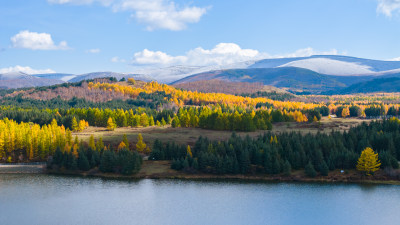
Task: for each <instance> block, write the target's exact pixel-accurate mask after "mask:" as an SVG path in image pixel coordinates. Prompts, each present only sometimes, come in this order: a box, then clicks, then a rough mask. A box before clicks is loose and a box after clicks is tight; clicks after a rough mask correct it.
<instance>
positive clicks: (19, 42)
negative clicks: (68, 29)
mask: <svg viewBox="0 0 400 225" xmlns="http://www.w3.org/2000/svg"><path fill="white" fill-rule="evenodd" d="M11 43H12V46H13V47H14V48H27V49H32V50H66V49H69V47H68V45H67V42H65V41H61V42H60V43H59V44H58V45H56V44H54V41H53V39H52V38H51V35H50V34H47V33H36V32H30V31H28V30H24V31H20V32H19V33H18V34H16V35H15V36H13V37H11Z"/></svg>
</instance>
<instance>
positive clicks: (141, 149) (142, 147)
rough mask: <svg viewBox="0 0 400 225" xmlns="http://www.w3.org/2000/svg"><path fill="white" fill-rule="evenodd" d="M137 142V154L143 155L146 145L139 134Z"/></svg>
mask: <svg viewBox="0 0 400 225" xmlns="http://www.w3.org/2000/svg"><path fill="white" fill-rule="evenodd" d="M137 139H138V142H137V143H136V149H137V151H138V152H140V153H143V152H144V150H145V149H146V143H144V141H143V137H142V134H140V133H139V135H138V137H137Z"/></svg>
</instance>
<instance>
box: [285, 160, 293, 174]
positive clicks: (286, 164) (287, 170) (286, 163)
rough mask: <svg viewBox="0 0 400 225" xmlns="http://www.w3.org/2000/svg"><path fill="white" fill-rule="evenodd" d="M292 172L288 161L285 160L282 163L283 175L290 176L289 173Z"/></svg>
mask: <svg viewBox="0 0 400 225" xmlns="http://www.w3.org/2000/svg"><path fill="white" fill-rule="evenodd" d="M291 173H292V166H291V165H290V163H289V161H287V160H286V161H285V163H284V164H283V174H284V175H285V176H290V174H291Z"/></svg>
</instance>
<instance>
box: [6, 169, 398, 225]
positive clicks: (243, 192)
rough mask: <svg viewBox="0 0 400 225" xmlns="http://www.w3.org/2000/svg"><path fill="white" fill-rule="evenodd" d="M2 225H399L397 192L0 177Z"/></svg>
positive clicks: (389, 188)
mask: <svg viewBox="0 0 400 225" xmlns="http://www.w3.org/2000/svg"><path fill="white" fill-rule="evenodd" d="M0 224H1V225H11V224H40V225H47V224H49V225H55V224H85V225H88V224H113V225H117V224H184V225H187V224H201V225H205V224H229V225H231V224H290V225H292V224H307V225H308V224H341V225H343V224H352V225H354V224H374V225H375V224H396V225H398V224H400V186H390V185H367V186H365V185H355V184H347V185H346V184H340V185H337V184H335V185H332V184H297V183H296V184H292V183H240V182H195V181H176V180H139V181H115V180H103V179H97V178H96V179H87V178H78V177H58V176H48V175H41V174H39V175H38V174H31V175H21V174H0Z"/></svg>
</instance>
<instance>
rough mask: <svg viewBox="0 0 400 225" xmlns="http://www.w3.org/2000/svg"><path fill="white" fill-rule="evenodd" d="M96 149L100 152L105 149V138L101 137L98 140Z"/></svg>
mask: <svg viewBox="0 0 400 225" xmlns="http://www.w3.org/2000/svg"><path fill="white" fill-rule="evenodd" d="M96 150H97V151H98V152H101V151H103V150H104V143H103V138H102V137H100V138H99V140H98V141H97V142H96Z"/></svg>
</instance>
